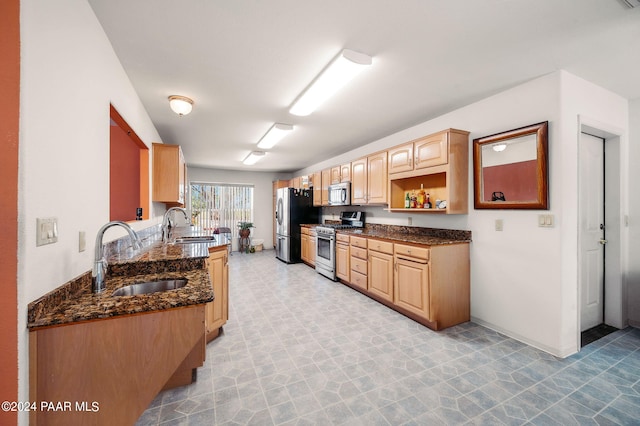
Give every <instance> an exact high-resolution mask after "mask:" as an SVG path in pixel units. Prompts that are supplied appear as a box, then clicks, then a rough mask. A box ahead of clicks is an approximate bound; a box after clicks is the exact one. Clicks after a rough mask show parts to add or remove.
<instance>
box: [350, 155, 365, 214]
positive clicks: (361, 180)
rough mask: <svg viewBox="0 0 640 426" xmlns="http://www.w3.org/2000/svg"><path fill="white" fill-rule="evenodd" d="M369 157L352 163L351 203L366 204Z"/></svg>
mask: <svg viewBox="0 0 640 426" xmlns="http://www.w3.org/2000/svg"><path fill="white" fill-rule="evenodd" d="M366 195H367V159H366V158H361V159H359V160H356V161H353V162H352V163H351V204H366V203H367V200H366Z"/></svg>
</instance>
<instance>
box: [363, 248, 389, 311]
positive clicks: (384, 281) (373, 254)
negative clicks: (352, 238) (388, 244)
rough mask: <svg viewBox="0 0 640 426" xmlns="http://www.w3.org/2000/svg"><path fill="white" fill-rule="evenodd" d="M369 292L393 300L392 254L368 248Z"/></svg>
mask: <svg viewBox="0 0 640 426" xmlns="http://www.w3.org/2000/svg"><path fill="white" fill-rule="evenodd" d="M367 275H368V276H369V292H370V293H372V294H375V295H376V296H378V297H381V298H382V299H385V300H388V301H389V302H392V301H393V256H391V255H390V254H386V253H379V252H377V251H372V250H369V268H368V274H367Z"/></svg>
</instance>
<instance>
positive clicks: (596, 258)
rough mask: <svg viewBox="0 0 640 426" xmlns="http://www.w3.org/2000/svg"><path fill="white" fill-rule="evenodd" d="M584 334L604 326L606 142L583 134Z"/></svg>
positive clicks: (582, 245) (581, 203)
mask: <svg viewBox="0 0 640 426" xmlns="http://www.w3.org/2000/svg"><path fill="white" fill-rule="evenodd" d="M579 198H580V202H579V209H580V213H579V216H580V292H581V300H580V304H581V307H580V309H581V310H580V312H581V313H580V331H584V330H588V329H590V328H592V327H595V326H597V325H600V324H602V323H603V319H604V318H603V315H604V301H603V300H604V244H605V239H604V237H605V230H604V140H603V139H600V138H597V137H595V136H591V135H588V134H586V133H581V134H580V197H579Z"/></svg>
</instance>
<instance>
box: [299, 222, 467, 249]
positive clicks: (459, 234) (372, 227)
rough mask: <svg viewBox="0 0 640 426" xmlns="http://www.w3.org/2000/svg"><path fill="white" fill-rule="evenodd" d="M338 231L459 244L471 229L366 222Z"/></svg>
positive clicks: (417, 241)
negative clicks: (361, 225)
mask: <svg viewBox="0 0 640 426" xmlns="http://www.w3.org/2000/svg"><path fill="white" fill-rule="evenodd" d="M301 226H305V227H309V228H314V227H316V226H321V225H320V224H303V225H301ZM338 232H340V233H345V234H349V235H357V236H363V237H370V238H380V239H385V240H391V241H398V242H404V243H414V244H428V245H437V244H460V243H470V242H471V241H472V240H471V231H465V230H458V229H441V228H422V227H418V226H398V225H381V224H377V223H366V224H365V226H364V229H342V230H338Z"/></svg>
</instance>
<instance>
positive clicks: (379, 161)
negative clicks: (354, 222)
mask: <svg viewBox="0 0 640 426" xmlns="http://www.w3.org/2000/svg"><path fill="white" fill-rule="evenodd" d="M367 162H368V166H367V167H368V169H367V173H368V176H367V183H368V187H369V189H368V197H367V203H368V204H386V203H387V187H388V184H389V182H388V174H387V152H386V151H385V152H381V153H379V154H376V155H373V156H371V157H368V159H367Z"/></svg>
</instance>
